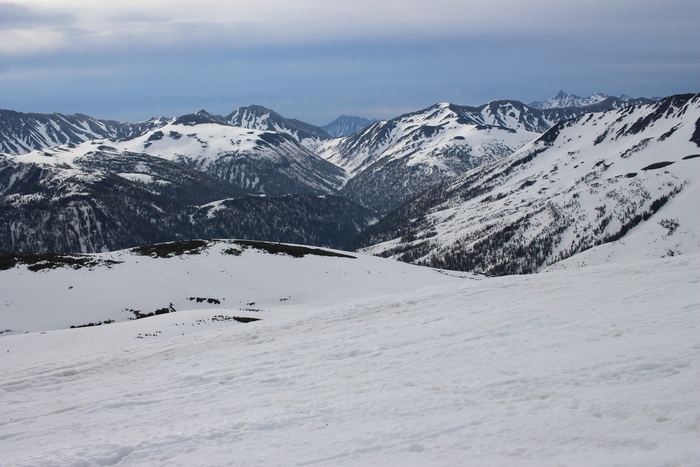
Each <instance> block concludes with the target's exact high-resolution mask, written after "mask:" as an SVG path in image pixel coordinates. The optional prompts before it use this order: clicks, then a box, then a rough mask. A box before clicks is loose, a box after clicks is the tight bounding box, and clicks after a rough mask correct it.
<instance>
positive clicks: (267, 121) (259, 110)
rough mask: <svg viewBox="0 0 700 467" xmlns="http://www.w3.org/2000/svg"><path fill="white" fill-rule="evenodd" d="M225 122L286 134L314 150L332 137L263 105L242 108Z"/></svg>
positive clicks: (225, 117) (323, 131)
mask: <svg viewBox="0 0 700 467" xmlns="http://www.w3.org/2000/svg"><path fill="white" fill-rule="evenodd" d="M208 115H211V114H208ZM223 121H224V122H225V123H227V124H229V125H233V126H238V127H242V128H250V129H253V130H262V131H277V132H280V133H285V134H288V135H289V136H291V137H292V138H294V139H296V140H297V141H298V142H300V143H301V144H302V145H304V146H305V147H307V148H309V149H312V150H313V149H315V148H316V147H317V146H318V145H319V144H321V142H323V141H325V140H327V139H330V138H331V135H329V134H328V133H327V132H326V131H325V130H324V129H323V128H321V127H317V126H314V125H311V124H309V123H305V122H302V121H300V120H297V119H295V118H285V117H283V116H281V115H280V114H278V113H277V112H275V111H273V110H270V109H267V108H265V107H263V106H261V105H251V106H248V107H240V108H239V109H236V110H234V111H233V112H231V113H230V114H228V115H226V116H224V117H223Z"/></svg>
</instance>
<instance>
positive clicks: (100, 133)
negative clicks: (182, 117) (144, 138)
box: [0, 110, 167, 154]
mask: <svg viewBox="0 0 700 467" xmlns="http://www.w3.org/2000/svg"><path fill="white" fill-rule="evenodd" d="M166 123H167V119H165V118H163V117H160V118H153V119H150V120H148V121H145V122H137V123H128V122H115V121H111V120H98V119H95V118H92V117H88V116H87V115H81V114H75V115H63V114H58V113H54V114H37V113H22V112H15V111H12V110H0V152H3V153H8V154H26V153H28V152H31V151H33V150H35V149H42V148H46V147H50V146H58V145H61V144H79V143H82V142H84V141H89V140H93V139H99V138H132V137H135V136H138V135H141V134H143V133H145V132H147V131H149V130H152V129H154V128H159V127H161V126H163V125H165V124H166Z"/></svg>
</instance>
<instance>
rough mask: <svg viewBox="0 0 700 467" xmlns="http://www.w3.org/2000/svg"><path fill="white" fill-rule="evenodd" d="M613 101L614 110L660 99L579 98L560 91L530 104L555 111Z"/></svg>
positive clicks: (598, 94) (603, 96) (621, 97)
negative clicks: (556, 109)
mask: <svg viewBox="0 0 700 467" xmlns="http://www.w3.org/2000/svg"><path fill="white" fill-rule="evenodd" d="M607 99H611V103H613V102H614V103H615V104H613V105H614V106H613V107H612V108H619V107H622V106H627V105H639V104H648V103H649V102H652V101H656V100H659V98H652V99H647V98H644V97H638V98H634V97H629V96H625V95H624V94H622V95H621V96H610V95H608V94H602V93H598V92H597V93H594V94H591V95H590V96H588V97H581V96H577V95H576V94H567V93H565V92H564V91H559V93H558V94H557V95H556V96H554V97H550V98H549V99H547V100H545V101H541V102H531V103H530V104H528V105H529V106H530V107H534V108H536V109H555V108H564V107H584V106H587V105H593V104H597V103H598V102H602V101H605V100H607Z"/></svg>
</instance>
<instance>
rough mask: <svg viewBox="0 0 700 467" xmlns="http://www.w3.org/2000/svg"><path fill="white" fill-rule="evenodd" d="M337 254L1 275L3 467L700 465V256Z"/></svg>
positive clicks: (93, 264) (146, 250) (20, 266)
mask: <svg viewBox="0 0 700 467" xmlns="http://www.w3.org/2000/svg"><path fill="white" fill-rule="evenodd" d="M679 131H680V130H679ZM336 253H339V252H325V251H318V250H317V249H308V248H300V247H295V246H291V247H290V246H286V245H277V244H257V243H253V244H251V243H242V242H201V243H199V242H186V243H177V244H170V245H154V246H147V247H143V248H139V249H136V250H130V251H120V252H114V253H109V254H99V255H88V256H70V257H66V256H53V257H51V256H49V255H44V256H41V255H24V256H5V255H3V256H0V297H2V298H1V300H0V334H1V335H0V370H1V372H2V380H1V381H0V413H2V414H3V417H2V419H1V420H0V439H1V440H2V447H3V456H2V464H3V466H7V467H18V466H36V465H86V466H93V465H94V466H98V465H101V466H104V465H120V466H150V465H159V464H162V465H165V464H167V465H266V466H283V465H284V466H286V465H289V464H290V463H292V464H295V465H341V464H342V465H502V466H519V465H552V466H553V465H561V464H566V465H577V466H589V465H590V466H593V465H634V466H638V467H653V466H659V465H697V464H698V463H699V462H700V454H699V452H698V449H697V432H698V430H697V424H698V400H699V399H700V386H698V384H697V381H698V379H700V366H699V365H698V364H697V361H698V360H697V357H698V346H697V325H698V300H697V285H698V282H700V257H699V256H698V255H688V256H685V257H682V258H677V257H676V258H666V259H660V260H658V259H657V260H653V261H646V262H640V263H632V264H625V265H620V264H616V265H608V266H604V267H589V268H580V269H577V270H573V271H555V272H548V273H544V274H537V275H530V276H510V277H502V278H485V277H482V278H480V279H476V280H475V278H474V277H473V276H470V275H466V274H454V273H446V272H445V271H434V270H431V269H429V268H421V267H416V266H412V265H408V264H403V263H397V262H394V261H389V260H386V259H382V258H374V257H368V256H364V255H355V254H353V255H351V256H353V257H347V255H344V256H337V255H335V254H336ZM341 254H342V253H341ZM321 255H324V256H321ZM455 276H462V277H455ZM592 291H594V292H595V293H592ZM149 314H153V315H154V316H150V317H145V316H147V315H149ZM138 317H145V318H144V319H134V318H138ZM130 318H131V320H130ZM253 319H258V321H252V320H253ZM112 320H114V322H111V321H112ZM91 324H92V326H90V325H91ZM69 326H76V327H78V326H87V327H80V328H77V329H67V328H68V327H69ZM6 330H11V332H5V331H6ZM27 331H28V332H27ZM25 332H27V333H26V334H25Z"/></svg>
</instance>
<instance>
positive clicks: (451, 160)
mask: <svg viewBox="0 0 700 467" xmlns="http://www.w3.org/2000/svg"><path fill="white" fill-rule="evenodd" d="M612 108H618V106H617V102H616V101H614V100H610V99H608V100H605V101H603V102H599V103H597V104H593V105H588V106H584V107H567V108H554V109H544V110H540V109H535V108H532V107H529V106H527V105H525V104H523V103H522V102H518V101H508V100H502V101H492V102H489V103H487V104H484V105H480V106H478V107H469V106H460V105H455V104H449V103H440V104H436V105H433V106H431V107H428V108H427V109H423V110H420V111H417V112H412V113H409V114H406V115H402V116H400V117H396V118H393V119H390V120H385V121H380V122H376V123H374V124H372V125H370V126H368V127H366V128H364V129H363V130H360V131H358V132H356V133H354V134H352V135H350V136H347V137H344V138H336V139H333V140H331V141H327V142H325V143H323V144H322V145H321V146H319V147H318V148H317V153H318V154H319V155H321V156H322V157H324V158H325V159H327V160H329V161H330V162H333V163H334V164H336V165H338V166H340V167H343V168H344V169H345V170H346V171H347V172H348V174H349V176H350V177H349V180H348V182H347V184H346V185H345V186H344V187H343V189H342V191H341V192H340V193H341V194H342V195H343V196H347V197H348V198H350V199H352V200H354V201H357V202H359V203H360V204H362V205H364V206H367V207H369V208H370V209H373V210H375V211H377V212H379V213H386V212H389V211H391V210H392V209H395V208H397V207H398V206H400V205H401V204H402V203H404V202H405V201H407V200H408V199H409V198H411V197H413V196H415V195H417V194H418V193H420V192H422V191H424V190H426V189H428V188H430V187H432V186H434V185H436V184H438V183H440V182H442V181H444V180H447V179H449V178H452V177H454V176H456V175H459V174H461V173H464V172H465V171H467V170H469V169H472V168H474V167H477V166H479V165H481V164H484V163H488V162H492V161H494V160H496V159H499V158H501V157H504V156H506V155H509V154H511V153H512V152H513V151H515V150H516V149H519V148H520V147H522V146H523V145H524V144H525V143H527V142H530V141H532V140H533V139H535V138H536V137H538V136H539V135H540V134H541V133H544V132H545V131H547V130H548V129H549V128H550V127H551V126H552V125H554V124H555V123H557V122H559V121H561V120H566V119H569V118H573V117H576V116H578V115H583V114H585V113H590V112H601V111H604V110H607V109H612Z"/></svg>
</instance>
